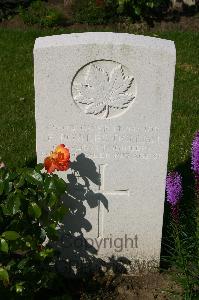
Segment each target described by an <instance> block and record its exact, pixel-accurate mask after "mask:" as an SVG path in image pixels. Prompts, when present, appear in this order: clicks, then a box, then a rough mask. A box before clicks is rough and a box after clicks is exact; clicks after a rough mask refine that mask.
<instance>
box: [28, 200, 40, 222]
mask: <svg viewBox="0 0 199 300" xmlns="http://www.w3.org/2000/svg"><path fill="white" fill-rule="evenodd" d="M28 213H29V215H30V216H32V217H34V218H36V219H38V218H39V217H40V216H41V208H40V207H39V206H38V205H37V203H35V202H32V203H31V204H30V205H29V207H28Z"/></svg>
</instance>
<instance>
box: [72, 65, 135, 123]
mask: <svg viewBox="0 0 199 300" xmlns="http://www.w3.org/2000/svg"><path fill="white" fill-rule="evenodd" d="M133 81H134V78H133V77H130V76H125V74H124V69H123V67H122V65H120V64H118V65H117V66H116V67H115V68H114V69H113V70H112V71H111V72H110V73H108V72H106V71H105V70H104V69H103V68H101V67H99V66H97V65H96V64H94V63H93V64H91V65H90V67H89V69H88V72H87V76H85V81H84V82H83V83H78V84H76V86H75V88H76V91H78V94H77V96H76V97H75V101H76V102H78V103H80V104H83V105H85V108H84V111H85V113H86V114H93V115H101V116H102V118H107V117H108V116H109V112H110V109H114V110H122V109H125V108H127V107H128V106H129V104H130V103H131V102H132V101H133V99H134V98H135V97H134V95H133V94H132V92H129V89H130V87H131V86H132V84H133Z"/></svg>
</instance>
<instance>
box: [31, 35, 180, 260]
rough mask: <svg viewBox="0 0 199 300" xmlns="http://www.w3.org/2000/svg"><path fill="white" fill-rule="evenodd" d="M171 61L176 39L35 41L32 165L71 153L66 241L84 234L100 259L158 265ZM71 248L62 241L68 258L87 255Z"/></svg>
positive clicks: (79, 37)
mask: <svg viewBox="0 0 199 300" xmlns="http://www.w3.org/2000/svg"><path fill="white" fill-rule="evenodd" d="M175 60H176V54H175V46H174V43H173V42H172V41H168V40H162V39H157V38H151V37H145V36H136V35H130V34H116V33H82V34H69V35H60V36H51V37H43V38H38V39H37V40H36V43H35V48H34V62H35V101H36V135H37V138H36V140H37V157H38V162H42V161H43V159H44V157H45V156H46V155H48V153H49V152H50V151H51V150H52V149H53V147H54V146H56V145H58V144H60V143H63V144H65V145H66V146H67V147H69V148H70V150H71V153H72V161H73V163H72V165H71V167H72V170H71V174H69V173H70V172H59V173H58V174H59V176H61V177H62V178H64V179H65V180H68V181H69V197H68V199H67V200H66V201H67V203H68V205H69V206H70V207H71V212H70V214H69V216H68V217H66V227H65V234H71V235H72V236H73V237H74V236H75V237H74V239H73V242H74V241H76V238H77V236H82V235H84V238H85V239H87V242H88V244H89V245H91V246H93V247H91V248H90V249H89V251H90V253H91V254H92V253H95V250H97V257H101V258H104V259H107V258H108V257H111V256H112V255H115V256H116V257H117V256H123V257H127V258H128V259H130V260H132V261H134V262H135V260H139V261H142V262H147V263H150V262H151V261H152V260H155V262H159V257H160V247H161V235H162V221H163V208H164V196H165V178H166V172H167V157H168V147H169V133H170V121H171V110H172V97H173V84H174V72H175ZM75 175H76V176H78V178H77V182H76V179H75ZM69 227H70V230H69V229H68V228H69ZM73 242H71V244H70V245H69V246H66V245H65V244H64V237H63V245H62V247H63V248H64V247H65V248H66V249H65V250H66V253H70V254H71V255H72V256H73V258H74V259H75V255H77V254H78V255H79V256H81V253H83V256H84V257H86V254H85V253H87V249H85V248H84V249H83V250H82V249H81V250H78V251H79V252H78V251H77V250H75V251H74V250H73V249H72V250H71V249H70V250H69V248H71V246H75V247H77V244H75V245H74V244H73ZM74 243H75V242H74ZM67 245H68V244H67ZM87 246H88V245H87ZM81 247H85V244H84V245H83V246H82V245H81ZM91 250H92V251H91Z"/></svg>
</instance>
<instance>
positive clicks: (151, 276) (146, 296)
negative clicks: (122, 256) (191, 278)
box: [71, 272, 183, 300]
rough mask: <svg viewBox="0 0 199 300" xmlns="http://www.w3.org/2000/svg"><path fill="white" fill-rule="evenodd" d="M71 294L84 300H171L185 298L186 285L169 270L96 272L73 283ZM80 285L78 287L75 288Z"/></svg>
mask: <svg viewBox="0 0 199 300" xmlns="http://www.w3.org/2000/svg"><path fill="white" fill-rule="evenodd" d="M71 286H73V289H74V290H71V294H72V295H73V297H74V298H72V299H80V300H154V299H156V300H169V299H173V296H174V295H176V298H175V299H182V292H183V291H182V288H181V287H180V286H179V285H178V284H176V283H175V282H174V281H173V280H172V279H171V277H170V276H169V275H168V274H166V273H158V272H151V273H148V274H145V275H142V276H130V275H115V276H113V275H107V274H106V275H103V276H100V275H96V276H95V277H93V278H92V280H85V282H82V283H78V284H77V285H75V284H73V282H71ZM75 286H76V287H75Z"/></svg>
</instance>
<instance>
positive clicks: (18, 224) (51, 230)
mask: <svg viewBox="0 0 199 300" xmlns="http://www.w3.org/2000/svg"><path fill="white" fill-rule="evenodd" d="M69 159H70V153H69V150H68V149H67V148H65V147H64V145H63V144H61V145H59V146H58V147H56V149H55V151H54V152H52V153H51V154H50V156H49V157H47V158H46V159H45V160H44V164H38V165H37V166H36V167H35V168H19V169H16V170H9V169H7V168H6V167H5V165H3V164H2V165H1V168H0V285H1V290H2V289H6V290H9V292H11V293H13V294H20V295H24V296H26V297H31V295H32V294H34V293H36V292H38V291H39V290H40V289H41V288H43V287H48V286H49V285H50V284H51V282H52V281H53V280H54V278H55V276H56V273H55V261H56V257H57V254H58V253H57V252H56V251H55V250H54V249H53V248H52V246H50V244H51V242H53V241H55V240H57V239H58V227H59V226H60V222H61V221H62V219H63V217H64V215H65V214H66V213H67V211H68V210H67V208H66V207H65V206H64V204H63V202H62V201H61V200H60V198H61V196H62V195H63V194H64V193H65V192H66V190H67V184H66V182H65V181H64V180H63V179H60V178H59V177H58V175H56V174H52V172H54V171H55V170H67V169H68V168H69ZM44 167H45V169H46V170H47V173H46V172H43V171H42V170H43V169H44Z"/></svg>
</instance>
